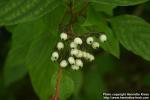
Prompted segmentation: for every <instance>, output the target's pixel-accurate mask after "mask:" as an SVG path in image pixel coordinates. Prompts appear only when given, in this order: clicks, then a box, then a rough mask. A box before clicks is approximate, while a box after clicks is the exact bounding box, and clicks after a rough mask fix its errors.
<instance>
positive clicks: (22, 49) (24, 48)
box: [4, 20, 45, 85]
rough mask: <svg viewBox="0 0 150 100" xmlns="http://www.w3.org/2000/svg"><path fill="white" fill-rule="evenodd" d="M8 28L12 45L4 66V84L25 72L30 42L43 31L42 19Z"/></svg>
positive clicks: (13, 80)
mask: <svg viewBox="0 0 150 100" xmlns="http://www.w3.org/2000/svg"><path fill="white" fill-rule="evenodd" d="M31 26H32V27H31ZM8 29H9V31H11V32H12V44H11V45H12V46H11V49H10V51H9V54H8V57H7V60H6V63H5V67H4V77H5V84H6V85H10V84H11V83H13V82H15V81H17V80H19V79H21V78H23V77H24V76H25V75H26V74H27V69H26V66H25V60H26V55H27V53H28V50H29V48H30V44H31V42H32V40H33V38H34V36H35V35H38V34H40V33H42V32H43V30H44V29H45V25H43V20H38V21H34V22H29V23H24V24H19V25H16V26H13V27H9V28H8ZM41 29H43V30H41Z"/></svg>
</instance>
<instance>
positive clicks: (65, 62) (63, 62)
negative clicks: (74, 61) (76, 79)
mask: <svg viewBox="0 0 150 100" xmlns="http://www.w3.org/2000/svg"><path fill="white" fill-rule="evenodd" d="M67 65H68V62H67V61H66V60H62V61H61V62H60V67H62V68H65V67H67Z"/></svg>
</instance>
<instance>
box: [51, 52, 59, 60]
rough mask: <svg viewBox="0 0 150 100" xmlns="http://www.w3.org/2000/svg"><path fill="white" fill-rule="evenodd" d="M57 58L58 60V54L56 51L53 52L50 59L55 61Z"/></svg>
mask: <svg viewBox="0 0 150 100" xmlns="http://www.w3.org/2000/svg"><path fill="white" fill-rule="evenodd" d="M58 58H59V54H58V52H57V51H55V52H53V53H52V57H51V59H54V60H55V61H56V60H57V59H58Z"/></svg>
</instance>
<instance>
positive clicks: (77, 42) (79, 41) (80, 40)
mask: <svg viewBox="0 0 150 100" xmlns="http://www.w3.org/2000/svg"><path fill="white" fill-rule="evenodd" d="M74 43H76V44H80V45H81V44H82V39H81V38H79V37H76V38H75V39H74Z"/></svg>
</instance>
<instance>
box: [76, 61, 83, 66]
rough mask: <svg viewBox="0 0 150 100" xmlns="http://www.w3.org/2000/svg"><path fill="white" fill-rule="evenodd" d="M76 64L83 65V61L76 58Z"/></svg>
mask: <svg viewBox="0 0 150 100" xmlns="http://www.w3.org/2000/svg"><path fill="white" fill-rule="evenodd" d="M76 65H77V66H79V67H83V62H82V60H81V59H76Z"/></svg>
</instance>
